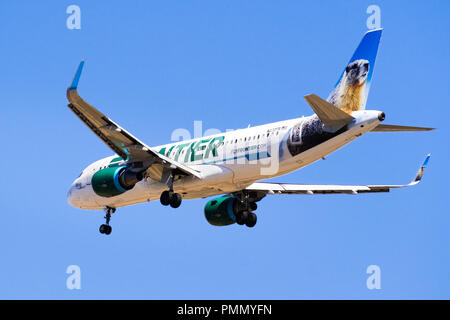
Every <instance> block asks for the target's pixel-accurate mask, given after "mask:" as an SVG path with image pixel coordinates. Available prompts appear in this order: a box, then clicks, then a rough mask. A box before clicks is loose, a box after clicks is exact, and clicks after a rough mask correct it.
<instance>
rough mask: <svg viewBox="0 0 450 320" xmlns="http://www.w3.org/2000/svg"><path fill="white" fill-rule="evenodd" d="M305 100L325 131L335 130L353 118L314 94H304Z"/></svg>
mask: <svg viewBox="0 0 450 320" xmlns="http://www.w3.org/2000/svg"><path fill="white" fill-rule="evenodd" d="M305 100H306V102H308V104H309V105H310V106H311V108H312V109H313V110H314V112H315V113H316V114H317V116H318V117H319V119H320V120H321V121H322V122H323V124H324V125H325V129H326V130H327V131H330V132H336V131H337V130H339V129H340V128H342V127H343V126H345V125H347V124H349V123H350V122H352V121H353V120H354V119H355V118H353V117H352V116H351V115H349V114H348V113H346V112H344V111H342V110H341V109H339V108H337V107H335V106H334V105H332V104H331V103H329V102H327V101H325V100H323V99H322V98H320V97H318V96H316V95H315V94H310V95H307V96H305Z"/></svg>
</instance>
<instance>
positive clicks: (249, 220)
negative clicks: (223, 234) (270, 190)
mask: <svg viewBox="0 0 450 320" xmlns="http://www.w3.org/2000/svg"><path fill="white" fill-rule="evenodd" d="M240 201H241V204H242V208H243V209H242V210H240V211H238V213H236V223H237V224H239V225H241V226H242V225H244V224H245V225H246V226H247V227H249V228H253V227H254V226H255V225H256V221H257V220H258V218H257V216H256V214H254V213H253V211H254V210H256V208H257V207H258V206H257V205H256V203H255V202H250V200H249V195H248V193H247V192H244V193H243V194H242V196H241V200H240Z"/></svg>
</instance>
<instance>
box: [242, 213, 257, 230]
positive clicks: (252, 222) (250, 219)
mask: <svg viewBox="0 0 450 320" xmlns="http://www.w3.org/2000/svg"><path fill="white" fill-rule="evenodd" d="M256 221H257V217H256V214H254V213H250V214H249V215H248V218H247V220H246V221H245V225H246V226H247V227H249V228H253V227H254V226H255V224H256Z"/></svg>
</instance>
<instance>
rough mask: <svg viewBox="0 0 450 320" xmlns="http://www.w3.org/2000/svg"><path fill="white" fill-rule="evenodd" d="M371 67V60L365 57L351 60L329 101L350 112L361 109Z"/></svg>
mask: <svg viewBox="0 0 450 320" xmlns="http://www.w3.org/2000/svg"><path fill="white" fill-rule="evenodd" d="M369 68H370V65H369V61H367V60H365V59H358V60H355V61H353V62H350V64H349V65H348V66H347V67H346V68H345V72H344V74H343V75H342V78H341V81H339V83H338V85H337V86H336V88H334V90H333V91H332V92H331V94H330V97H329V99H328V101H329V102H330V103H331V104H333V105H335V106H336V107H338V108H340V109H342V110H343V111H345V112H347V113H348V114H351V113H352V112H353V111H358V110H361V109H362V106H363V104H364V101H365V86H366V82H367V75H368V73H369Z"/></svg>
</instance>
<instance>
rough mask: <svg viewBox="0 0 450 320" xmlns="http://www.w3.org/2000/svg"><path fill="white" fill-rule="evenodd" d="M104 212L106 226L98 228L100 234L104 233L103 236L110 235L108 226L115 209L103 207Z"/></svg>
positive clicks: (110, 229)
mask: <svg viewBox="0 0 450 320" xmlns="http://www.w3.org/2000/svg"><path fill="white" fill-rule="evenodd" d="M104 210H105V212H106V215H105V219H106V224H102V225H101V226H100V229H99V231H100V233H104V234H106V235H108V234H110V233H111V231H112V228H111V226H110V225H109V220H111V214H113V213H114V212H116V209H115V208H111V207H105V209H104Z"/></svg>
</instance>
